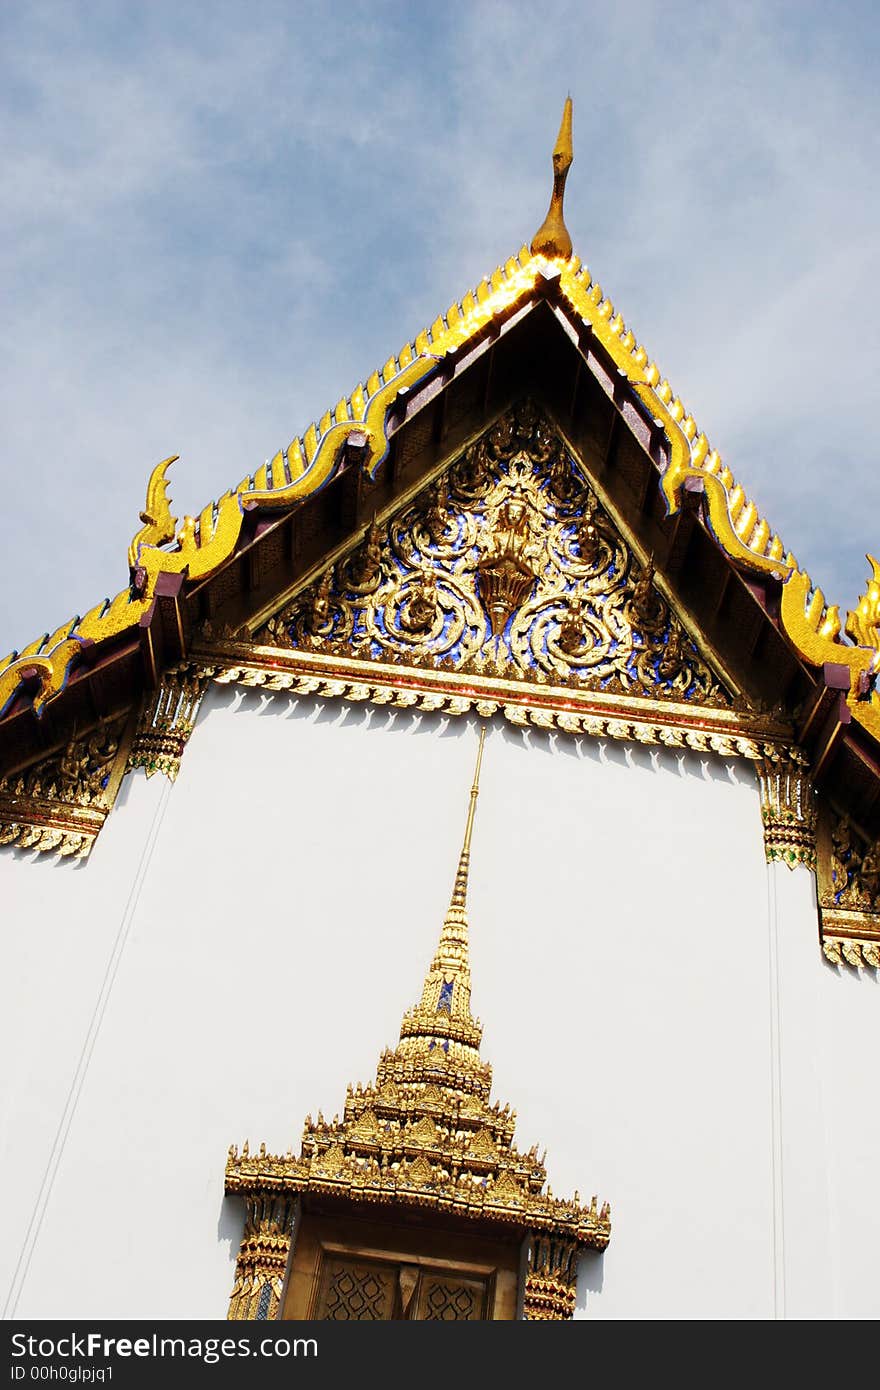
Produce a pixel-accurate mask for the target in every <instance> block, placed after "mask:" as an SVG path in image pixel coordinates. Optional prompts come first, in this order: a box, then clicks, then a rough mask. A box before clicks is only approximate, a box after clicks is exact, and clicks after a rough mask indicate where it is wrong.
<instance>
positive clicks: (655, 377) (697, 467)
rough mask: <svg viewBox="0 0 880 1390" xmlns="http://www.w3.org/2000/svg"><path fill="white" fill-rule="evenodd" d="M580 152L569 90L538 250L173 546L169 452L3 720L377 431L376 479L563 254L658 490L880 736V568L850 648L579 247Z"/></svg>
mask: <svg viewBox="0 0 880 1390" xmlns="http://www.w3.org/2000/svg"><path fill="white" fill-rule="evenodd" d="M571 160H572V143H571V100H570V99H568V100H567V101H566V103H565V109H564V111H563V117H562V124H561V126H560V131H559V138H558V140H557V143H556V147H555V149H554V152H553V168H554V184H553V196H552V198H551V202H550V209H549V210H548V214H547V218H546V219H545V222H544V224H543V226H542V227H541V229H540V231H539V232H538V233H537V234H536V236H535V238H534V240H533V242H532V245H531V249H529V248H528V247H525V246H523V247H522V248H521V249H520V251H519V252H518V254H517V255H516V256H512V257H511V258H510V259H509V260H508V261H506V262H505V264H504V265H503V266H499V267H498V268H497V269H496V270H495V271H494V272H493V273H492V275H491V276H488V277H487V278H485V279H483V280H481V281H480V283H479V284H478V285H477V286H476V288H475V290H474V291H472V292H470V293H468V294H466V295H465V296H464V298H463V299H462V300H461V301H456V302H455V303H453V304H451V305H450V306H449V308H448V309H447V311H446V313H445V314H443V315H440V316H438V318H437V319H435V321H434V323H433V324H431V326H430V327H429V328H427V329H424V330H423V331H422V332H421V333H419V334H418V335H417V336H416V338H415V339H414V340H413V341H412V342H408V343H405V344H404V346H403V348H402V349H401V351H400V353H399V354H398V355H397V356H392V357H390V358H389V359H388V361H387V362H386V363H385V365H384V366H383V367H382V368H381V370H380V371H377V372H373V373H372V375H371V376H370V377H369V378H368V380H367V381H366V383H361V384H360V385H358V386H357V387H356V388H355V390H354V391H353V392H352V393H351V395H350V396H349V397H347V398H343V399H341V400H340V401H339V402H338V404H337V405H336V406H335V408H334V409H333V410H331V411H326V412H325V413H324V415H322V416H321V419H320V420H319V421H317V422H315V423H313V424H312V425H310V426H309V428H308V429H307V430H306V431H305V433H304V435H302V437H296V438H294V439H292V440H291V441H290V443H289V444H288V445H287V447H286V448H282V449H279V451H278V453H277V454H276V455H275V456H274V458H273V459H272V460H271V461H270V462H268V463H265V464H263V465H262V467H260V468H258V469H257V470H256V472H255V473H254V474H252V475H247V476H245V477H244V478H243V479H242V481H241V482H240V483H239V484H238V486H237V487H236V488H233V489H230V490H229V491H227V492H224V493H223V494H222V496H220V497H219V498H218V499H217V501H216V502H209V503H208V504H207V505H206V506H205V508H204V509H203V510H202V512H201V513H200V515H199V516H198V518H185V519H184V524H183V525H182V526H181V528H180V530H179V532H177V534H176V535H175V536H174V537H173V541H174V544H173V545H172V544H171V543H170V542H171V540H172V537H171V536H169V535H168V531H169V528H170V527H171V526H172V524H173V518H172V517H171V513H170V506H169V505H168V502H167V492H166V481H167V479H166V471H165V470H166V468H167V462H168V461H166V462H164V463H162V464H160V465H159V466H158V468H156V469H154V470H153V473H152V475H151V478H150V484H149V487H148V494H147V506H146V508H145V511H144V513H142V517H141V519H142V522H143V526H142V529H141V530H140V531H138V533H137V534H136V536H135V537H134V538H133V540H132V544H131V548H130V559H131V560H132V567H133V569H135V571H136V574H135V575H134V576H133V582H131V583H130V584H128V585H127V586H126V588H124V589H122V590H121V591H120V592H119V593H118V594H117V595H116V596H115V598H113V600H112V601H109V602H108V601H107V600H103V601H102V602H100V603H97V604H95V606H94V607H93V608H91V609H90V610H89V611H88V612H87V613H85V614H84V615H83V616H81V617H80V616H77V617H74V618H68V619H66V621H65V622H64V623H62V624H61V625H60V626H59V627H58V628H57V629H56V630H55V631H54V632H52V633H43V634H41V635H40V636H39V637H37V638H36V639H35V640H34V641H32V642H30V643H28V644H27V645H26V646H25V647H24V648H23V649H22V650H21V651H13V652H11V653H10V654H9V655H8V656H7V657H5V658H4V659H2V660H0V718H2V717H3V716H4V715H5V713H6V712H7V711H8V710H9V709H10V708H11V706H12V704H13V702H14V701H15V700H16V699H17V698H18V697H19V696H23V697H24V698H25V699H26V700H28V701H29V702H30V704H31V706H32V708H33V711H34V714H35V715H37V716H38V717H39V716H40V715H42V713H43V712H44V710H45V709H46V707H47V705H48V703H49V702H50V701H51V700H52V699H54V698H55V697H56V696H57V695H59V694H60V693H61V691H63V690H64V688H65V686H66V684H67V682H68V678H69V676H70V674H71V672H72V670H73V668H74V666H75V665H76V663H77V662H78V661H80V660H81V658H82V657H83V654H84V652H86V651H87V650H90V651H93V649H94V648H95V646H97V645H98V644H101V643H104V642H107V641H109V640H110V639H112V638H114V637H116V636H118V635H119V634H121V633H123V632H126V631H130V630H131V629H133V628H134V627H136V626H137V624H138V623H139V622H141V621H142V620H143V619H145V618H147V616H148V614H149V611H150V609H151V606H152V603H153V600H154V595H155V589H156V584H157V581H158V577H159V575H160V574H185V575H186V576H187V578H188V580H189V581H195V580H201V579H204V578H207V577H208V576H210V575H213V574H215V573H216V572H217V571H218V570H219V569H220V568H221V566H223V565H224V564H225V563H226V562H227V561H228V560H229V559H230V557H231V556H232V555H233V554H234V552H235V549H236V547H237V545H238V543H239V539H240V535H241V528H242V524H243V518H244V515H245V512H246V511H252V510H253V509H254V508H257V509H261V508H266V509H279V508H282V507H292V506H295V505H296V504H297V503H299V502H301V501H302V500H303V499H304V498H306V497H309V496H312V495H314V494H315V493H317V492H319V491H320V490H321V489H322V488H323V487H325V486H326V485H327V484H328V483H329V482H330V480H331V479H332V478H333V477H334V476H335V474H336V472H337V471H338V470H339V468H340V467H341V460H342V457H343V445H344V444H345V441H346V440H347V439H348V438H349V436H350V435H352V434H357V435H358V436H365V437H366V449H365V453H364V458H363V464H362V467H363V471H364V473H365V474H366V476H367V477H368V478H369V479H370V480H373V479H374V478H375V477H376V475H377V473H378V470H379V468H380V467H381V465H382V463H383V461H384V459H385V458H386V457H387V454H388V449H389V437H390V431H389V425H388V420H389V412H390V411H391V409H392V407H393V405H394V403H395V401H396V400H397V398H398V396H399V394H400V393H401V392H402V391H405V390H412V389H413V388H414V387H415V386H417V385H418V384H419V383H421V382H423V381H424V380H425V379H426V378H427V377H428V376H429V374H430V373H431V372H432V371H434V369H435V368H436V366H437V364H438V362H440V361H442V360H443V359H444V358H445V357H446V356H447V355H448V354H450V353H454V352H457V351H459V350H460V349H461V348H463V347H464V346H465V345H466V344H468V343H470V342H472V341H474V340H475V339H476V338H477V337H478V336H479V335H480V334H481V333H482V332H483V331H484V329H485V328H486V326H487V325H488V324H490V323H493V322H497V321H498V320H499V319H500V318H501V317H503V316H506V315H508V314H510V313H513V312H515V311H516V310H517V309H518V308H520V307H521V306H522V305H523V304H524V303H526V302H527V301H528V300H529V299H530V298H531V297H532V296H534V295H535V293H536V290H537V286H538V280H539V278H540V277H541V275H542V273H543V272H544V270H545V269H546V266H547V261H548V260H554V259H555V260H557V261H559V260H561V261H562V265H561V266H560V267H559V271H560V273H559V283H558V290H559V296H560V304H561V305H562V306H563V307H564V308H565V309H566V311H567V312H568V313H569V314H570V315H572V316H573V318H574V320H575V321H576V322H579V323H581V324H583V325H584V326H588V327H589V328H590V330H591V331H592V333H593V334H594V336H595V338H596V340H597V341H598V342H599V343H600V344H601V346H602V347H603V349H604V350H605V352H606V353H607V354H608V355H609V357H610V358H611V361H612V362H613V364H614V366H615V368H616V369H617V371H618V372H619V373H620V375H621V376H622V378H625V380H626V381H628V382H629V384H630V387H631V388H632V390H633V391H634V392H635V394H636V395H637V396H638V397H639V399H640V400H641V402H642V404H643V405H644V407H645V408H646V409H647V410H648V411H649V412H650V414H651V417H652V418H653V420H654V421H655V422H656V424H657V426H658V427H659V428H660V429H662V432H663V434H664V435H665V439H666V444H667V448H668V459H667V462H666V466H665V469H664V471H663V473H662V475H661V477H660V479H659V487H660V492H661V496H662V498H663V501H664V502H665V505H666V510H667V513H668V514H669V515H673V514H675V513H676V512H678V511H679V510H680V508H681V505H682V497H683V494H684V491H685V488H686V487H687V486H688V485H689V484H691V485H693V486H696V487H697V488H699V489H700V490H701V491H702V493H703V496H704V499H705V509H706V513H707V522H708V526H709V529H710V531H711V532H712V535H713V536H714V538H715V540H716V542H717V543H718V545H719V546H720V548H721V549H722V550H723V551H724V552H725V554H727V555H728V557H729V558H730V559H731V560H732V561H734V562H735V563H736V564H738V565H744V566H745V567H747V568H748V569H749V570H751V571H753V572H757V573H763V574H768V575H770V576H772V577H773V578H775V579H777V580H779V581H781V582H782V584H783V592H782V604H781V626H782V630H783V632H784V633H785V635H786V637H787V638H788V639H789V640H790V642H791V643H792V644H793V646H794V647H795V649H796V650H797V652H798V653H799V654H800V656H801V657H803V658H804V659H805V660H806V661H808V662H810V663H811V664H813V665H817V666H821V665H822V664H824V663H825V662H836V663H838V664H844V665H847V666H849V667H850V669H851V670H852V672H853V684H852V689H851V692H850V697H849V700H848V703H849V707H850V711H851V713H852V716H853V718H854V719H855V720H856V721H857V722H858V723H860V724H861V725H863V727H864V728H865V729H867V730H868V732H869V733H870V734H872V735H873V737H874V738H876V739H878V740H880V691H878V690H877V689H876V688H875V687H876V677H877V672H878V665H880V657H878V644H877V641H876V639H875V636H874V634H875V633H876V632H877V626H876V624H875V623H874V621H873V617H872V615H873V611H874V606H875V603H876V599H875V597H874V594H875V590H876V586H877V584H878V581H877V579H876V577H875V578H874V579H873V580H871V581H869V585H868V591H867V593H866V595H865V597H864V598H863V599H862V600H861V602H860V604H859V605H858V607H857V609H856V610H855V612H854V613H853V614H851V615H850V626H849V627H848V629H847V630H848V632H849V633H850V635H851V636H853V640H854V641H856V642H857V644H858V645H857V646H856V647H855V648H853V647H850V646H849V645H848V644H847V643H846V642H845V641H844V640H843V639H842V638H841V634H840V623H839V619H838V616H837V609H836V607H835V606H834V605H831V606H828V607H826V606H825V600H824V596H823V595H822V592H821V590H820V589H816V588H814V586H813V583H812V580H811V579H810V576H809V575H808V574H807V573H806V572H805V571H803V570H801V569H800V568H799V566H798V563H797V560H796V558H795V556H794V555H792V554H791V553H790V552H786V549H785V547H784V545H783V543H782V540H781V538H780V537H779V535H778V534H776V533H775V532H774V531H773V530H772V529H771V527H770V524H769V523H768V521H767V520H766V519H765V518H764V517H763V516H762V515H761V513H760V511H759V510H758V507H757V505H756V503H755V502H754V501H752V500H751V499H750V498H749V497H748V496H747V494H746V492H745V490H744V489H743V488H742V487H741V486H740V485H739V484H738V483H737V482H736V479H735V478H734V476H733V474H732V472H731V470H730V469H729V468H728V467H727V466H726V464H725V463H724V462H723V460H722V458H721V456H720V454H719V453H718V451H717V450H716V449H713V448H712V447H711V446H710V444H709V440H708V438H707V437H706V435H705V434H704V433H702V432H701V431H700V430H699V428H698V426H697V423H696V421H695V420H694V418H693V416H692V415H691V414H690V413H689V412H688V411H687V410H686V408H685V406H684V404H683V402H682V401H681V399H680V397H678V396H676V395H675V393H674V391H673V389H672V387H671V386H670V384H669V382H668V380H667V379H666V378H665V377H663V376H662V373H661V372H660V369H659V367H658V366H657V364H656V362H654V361H652V360H651V358H650V356H649V354H648V351H647V349H646V348H645V347H644V345H643V344H640V343H638V341H637V340H636V337H635V334H634V333H633V331H632V329H631V328H629V327H628V325H627V324H626V323H625V321H624V319H623V316H622V314H621V313H620V312H619V311H618V310H617V309H616V308H615V306H614V304H613V303H612V301H611V300H610V298H609V297H608V296H607V295H606V294H605V293H604V291H603V289H602V286H601V285H600V284H598V283H597V282H596V280H595V279H594V278H593V276H592V275H591V273H590V271H589V270H588V269H587V267H586V266H582V265H581V263H580V261H579V260H578V258H577V256H575V255H573V254H572V247H571V238H570V237H569V235H568V232H567V230H566V228H565V223H564V221H563V217H562V195H563V191H564V187H565V178H566V175H567V172H568V169H569V167H570V165H571ZM144 517H146V520H144ZM587 544H588V545H589V544H590V537H589V534H587ZM422 598H423V602H422V603H421V604H420V605H419V606H418V607H417V610H416V612H415V615H414V621H415V622H416V625H417V626H423V625H424V624H425V623H427V622H428V621H429V620H430V616H431V614H430V606H431V596H430V595H423V596H422Z"/></svg>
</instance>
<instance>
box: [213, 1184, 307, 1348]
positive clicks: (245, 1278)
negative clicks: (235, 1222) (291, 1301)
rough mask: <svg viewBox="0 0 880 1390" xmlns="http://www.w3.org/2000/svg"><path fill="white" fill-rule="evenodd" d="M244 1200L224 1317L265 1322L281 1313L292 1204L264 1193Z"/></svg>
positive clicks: (282, 1196)
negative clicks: (230, 1286) (231, 1280)
mask: <svg viewBox="0 0 880 1390" xmlns="http://www.w3.org/2000/svg"><path fill="white" fill-rule="evenodd" d="M245 1200H246V1203H247V1216H246V1219H245V1227H244V1235H243V1236H242V1240H241V1245H240V1247H239V1251H238V1258H237V1260H236V1262H235V1283H234V1284H233V1286H232V1293H231V1295H230V1298H229V1312H228V1314H227V1317H228V1319H229V1320H231V1321H238V1322H264V1321H266V1320H272V1319H274V1318H277V1317H278V1316H279V1314H280V1311H281V1292H282V1288H283V1286H284V1276H285V1274H286V1272H287V1262H288V1259H289V1258H290V1247H291V1241H292V1238H293V1214H294V1204H293V1201H292V1199H291V1198H289V1197H286V1196H284V1195H281V1196H278V1195H275V1194H271V1195H267V1194H265V1193H261V1194H258V1195H252V1196H248V1197H247V1198H246V1199H245Z"/></svg>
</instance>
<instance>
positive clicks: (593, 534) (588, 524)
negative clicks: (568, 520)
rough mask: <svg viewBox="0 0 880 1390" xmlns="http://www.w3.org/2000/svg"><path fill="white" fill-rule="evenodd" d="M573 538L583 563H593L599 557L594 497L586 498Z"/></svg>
mask: <svg viewBox="0 0 880 1390" xmlns="http://www.w3.org/2000/svg"><path fill="white" fill-rule="evenodd" d="M574 535H575V540H576V542H577V547H578V550H579V551H580V557H581V559H582V560H583V562H584V564H585V565H594V564H595V563H596V561H597V560H598V558H599V548H600V546H599V529H598V527H597V525H596V499H595V498H594V497H592V496H590V497H588V498H587V501H586V502H585V504H584V510H583V515H582V516H580V517H578V520H577V524H576V526H575V533H574Z"/></svg>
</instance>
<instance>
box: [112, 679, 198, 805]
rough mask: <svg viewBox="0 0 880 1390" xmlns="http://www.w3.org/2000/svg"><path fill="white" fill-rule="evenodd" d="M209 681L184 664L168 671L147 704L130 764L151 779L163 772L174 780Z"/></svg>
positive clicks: (133, 745)
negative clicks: (141, 769)
mask: <svg viewBox="0 0 880 1390" xmlns="http://www.w3.org/2000/svg"><path fill="white" fill-rule="evenodd" d="M207 684H208V678H207V676H205V675H203V674H202V673H201V672H199V671H198V670H196V669H195V668H194V667H192V666H189V665H185V666H180V667H177V668H176V669H175V670H173V671H168V672H166V674H165V675H164V676H163V678H162V680H161V681H160V683H159V685H158V687H157V688H156V690H155V691H154V692H153V694H152V695H149V696H148V697H147V699H146V700H145V702H144V706H143V710H142V713H141V717H140V721H139V723H138V727H137V732H136V733H135V736H134V742H133V744H132V747H131V753H130V755H129V761H128V765H129V767H130V768H136V767H142V768H144V770H145V772H146V774H147V776H148V777H152V775H153V773H154V772H162V773H164V775H165V776H166V777H167V778H168V779H169V781H171V782H173V781H175V779H176V777H177V774H178V772H179V771H180V760H181V758H182V757H183V753H184V749H185V748H186V745H187V743H188V742H189V739H190V735H191V734H192V731H193V728H194V727H195V722H196V718H197V716H198V712H199V706H200V704H201V702H202V696H203V695H204V693H205V690H206V688H207Z"/></svg>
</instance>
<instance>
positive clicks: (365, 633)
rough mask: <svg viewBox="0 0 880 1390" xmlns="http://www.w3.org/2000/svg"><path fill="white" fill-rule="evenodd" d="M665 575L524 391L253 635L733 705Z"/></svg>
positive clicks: (270, 641)
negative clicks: (658, 579)
mask: <svg viewBox="0 0 880 1390" xmlns="http://www.w3.org/2000/svg"><path fill="white" fill-rule="evenodd" d="M654 581H655V575H654V573H653V569H652V566H651V564H650V561H649V562H648V563H647V564H644V563H642V562H641V561H640V559H639V558H638V557H637V556H636V554H635V553H634V551H633V548H632V546H631V545H630V544H629V543H628V542H627V540H626V539H625V538H624V536H623V534H622V532H621V530H620V528H619V527H618V526H616V525H615V523H614V521H613V520H612V518H611V516H610V515H609V513H608V511H607V510H606V509H605V508H604V507H603V505H602V503H601V502H600V500H599V498H598V497H597V495H596V493H595V492H594V491H593V489H592V488H591V487H590V486H589V484H588V482H587V480H586V478H585V477H584V475H583V473H582V471H581V470H580V468H579V466H578V464H577V462H576V460H575V458H574V456H573V455H572V454H571V453H570V451H569V450H568V449H567V448H566V446H565V443H564V442H563V440H562V439H561V437H560V436H559V434H558V433H557V432H556V431H555V430H554V429H553V428H552V427H551V426H550V424H549V423H548V422H547V421H546V419H545V418H544V417H543V416H542V415H541V414H540V413H539V412H538V411H537V410H536V408H535V407H534V406H533V405H532V404H531V403H530V402H528V401H526V402H523V403H522V404H520V405H519V406H518V407H517V408H516V409H514V410H512V411H510V412H509V413H508V414H507V415H505V416H503V417H502V419H501V420H500V421H499V422H498V423H497V424H496V425H495V426H494V427H493V428H492V429H491V430H490V431H489V432H488V434H486V435H485V436H484V437H483V438H481V439H479V440H478V441H477V442H476V443H475V444H473V445H471V446H470V447H469V448H468V449H466V450H465V451H464V453H463V454H462V455H461V456H460V457H459V458H458V459H456V461H455V462H454V463H453V464H452V466H451V467H449V468H448V469H446V470H445V471H444V472H443V473H442V474H441V475H440V476H439V477H437V478H436V479H435V480H434V481H433V483H432V484H431V485H430V486H429V487H427V488H426V489H424V490H423V491H421V492H420V493H419V494H418V495H417V496H416V497H415V498H413V499H412V500H411V501H410V503H409V505H407V506H405V507H404V508H403V509H402V510H400V511H398V512H397V513H396V514H395V515H393V516H392V517H391V518H389V519H387V520H385V521H383V522H382V523H379V522H377V521H374V522H373V523H372V524H371V525H370V526H369V527H368V528H367V530H366V533H365V535H364V536H363V539H362V540H360V542H359V543H356V544H355V545H354V546H353V547H352V548H351V549H350V550H349V551H348V552H347V553H346V554H344V555H343V556H342V557H340V558H339V559H338V560H337V561H336V563H335V564H333V565H330V566H328V567H327V568H326V569H324V570H323V571H322V572H321V573H320V575H319V576H318V577H317V579H316V580H315V581H314V582H313V583H311V584H310V585H309V586H308V588H306V589H305V590H303V591H302V592H301V593H299V594H298V595H297V596H296V597H295V598H294V599H293V600H292V601H291V602H289V603H287V604H285V605H284V607H283V608H282V609H281V610H280V611H279V612H278V613H277V614H276V615H275V616H273V617H272V618H271V619H270V620H269V621H268V622H267V623H265V624H264V625H263V626H262V627H261V628H260V629H259V630H258V631H257V632H256V633H255V635H254V640H255V642H256V643H257V644H258V645H260V646H274V647H281V648H287V649H291V648H295V649H301V650H304V651H315V652H322V653H325V654H327V655H335V656H356V657H358V658H360V659H362V660H365V661H374V662H392V663H396V664H405V665H412V666H415V667H420V668H437V669H440V670H444V671H460V672H465V673H467V672H470V673H476V674H479V673H490V674H495V675H502V676H504V677H505V678H507V679H509V680H515V681H529V682H531V683H533V684H538V685H541V684H548V683H553V684H563V685H573V686H577V687H580V688H585V689H590V690H605V691H609V692H614V693H617V694H630V695H633V696H650V697H651V698H652V699H658V700H683V701H688V702H691V703H693V704H698V705H712V706H717V707H720V708H725V709H728V708H730V707H731V705H732V703H733V700H732V696H731V693H730V692H729V691H728V690H727V689H725V687H724V685H723V684H722V683H721V681H720V680H719V679H718V677H717V676H716V675H715V673H714V672H713V671H712V669H711V667H710V666H709V664H708V663H707V661H706V660H705V658H704V657H703V656H701V654H700V652H699V651H698V650H697V647H696V645H695V643H694V641H693V640H692V638H691V637H690V636H689V634H688V633H687V631H686V630H685V628H684V627H683V625H682V622H681V620H680V619H679V618H678V617H677V616H676V615H675V614H674V613H673V612H672V611H671V609H670V607H669V605H668V603H667V602H666V601H665V599H664V598H663V597H662V595H661V593H660V591H659V589H658V587H657V586H656V584H655V582H654Z"/></svg>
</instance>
